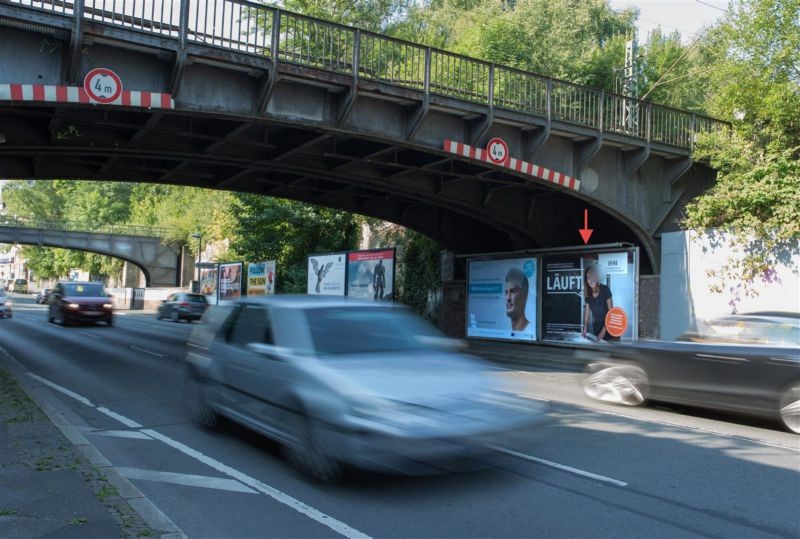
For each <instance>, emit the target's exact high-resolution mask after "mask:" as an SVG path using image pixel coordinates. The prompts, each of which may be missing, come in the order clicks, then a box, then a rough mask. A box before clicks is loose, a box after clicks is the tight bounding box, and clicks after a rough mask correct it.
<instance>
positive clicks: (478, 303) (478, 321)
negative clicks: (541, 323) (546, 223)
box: [467, 257, 538, 341]
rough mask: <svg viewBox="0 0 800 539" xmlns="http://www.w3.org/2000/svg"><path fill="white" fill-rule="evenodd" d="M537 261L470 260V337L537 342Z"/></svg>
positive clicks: (468, 287) (528, 259)
mask: <svg viewBox="0 0 800 539" xmlns="http://www.w3.org/2000/svg"><path fill="white" fill-rule="evenodd" d="M537 266H538V261H537V259H536V258H532V257H525V258H509V259H503V260H470V261H469V262H468V277H467V337H472V338H483V339H501V340H520V341H535V340H536V282H537V278H536V274H537V269H538V268H537Z"/></svg>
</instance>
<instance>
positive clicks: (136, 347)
mask: <svg viewBox="0 0 800 539" xmlns="http://www.w3.org/2000/svg"><path fill="white" fill-rule="evenodd" d="M128 348H130V349H131V350H136V351H137V352H141V353H143V354H150V355H151V356H156V357H167V356H166V355H164V354H160V353H158V352H153V351H152V350H148V349H146V348H139V347H138V346H136V345H133V344H129V345H128Z"/></svg>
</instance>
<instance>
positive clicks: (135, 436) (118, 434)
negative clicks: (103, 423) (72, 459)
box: [84, 429, 152, 440]
mask: <svg viewBox="0 0 800 539" xmlns="http://www.w3.org/2000/svg"><path fill="white" fill-rule="evenodd" d="M84 434H88V435H89V436H108V437H110V438H130V439H132V440H152V438H151V437H149V436H148V435H147V434H145V433H143V432H139V431H138V430H113V429H109V430H87V431H85V432H84Z"/></svg>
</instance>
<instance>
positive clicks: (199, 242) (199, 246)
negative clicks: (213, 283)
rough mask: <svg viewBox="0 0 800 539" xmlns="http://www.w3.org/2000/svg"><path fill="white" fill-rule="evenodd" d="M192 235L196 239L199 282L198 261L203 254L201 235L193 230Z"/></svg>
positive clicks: (198, 265)
mask: <svg viewBox="0 0 800 539" xmlns="http://www.w3.org/2000/svg"><path fill="white" fill-rule="evenodd" d="M192 237H193V238H195V239H196V240H197V282H198V283H200V262H201V261H202V256H203V235H202V234H201V233H200V232H195V233H194V234H192Z"/></svg>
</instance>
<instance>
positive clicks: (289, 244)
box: [230, 194, 359, 293]
mask: <svg viewBox="0 0 800 539" xmlns="http://www.w3.org/2000/svg"><path fill="white" fill-rule="evenodd" d="M234 196H235V203H234V205H233V213H234V215H235V216H236V224H235V225H234V228H233V232H234V234H233V240H232V242H231V253H230V257H231V258H232V259H244V260H249V261H258V260H272V259H274V260H276V261H277V272H278V275H277V286H278V291H279V292H292V293H305V291H306V284H307V271H308V270H307V267H306V264H307V262H306V257H307V256H308V255H309V254H312V253H319V252H329V251H340V250H341V251H343V250H347V249H352V248H354V247H355V246H356V245H357V243H358V237H359V229H358V221H357V219H356V217H355V216H354V215H352V214H349V213H345V212H341V211H336V210H330V209H327V208H322V207H318V206H312V205H310V204H302V203H299V202H293V201H289V200H283V199H275V198H268V197H264V196H258V195H250V194H237V195H234Z"/></svg>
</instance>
